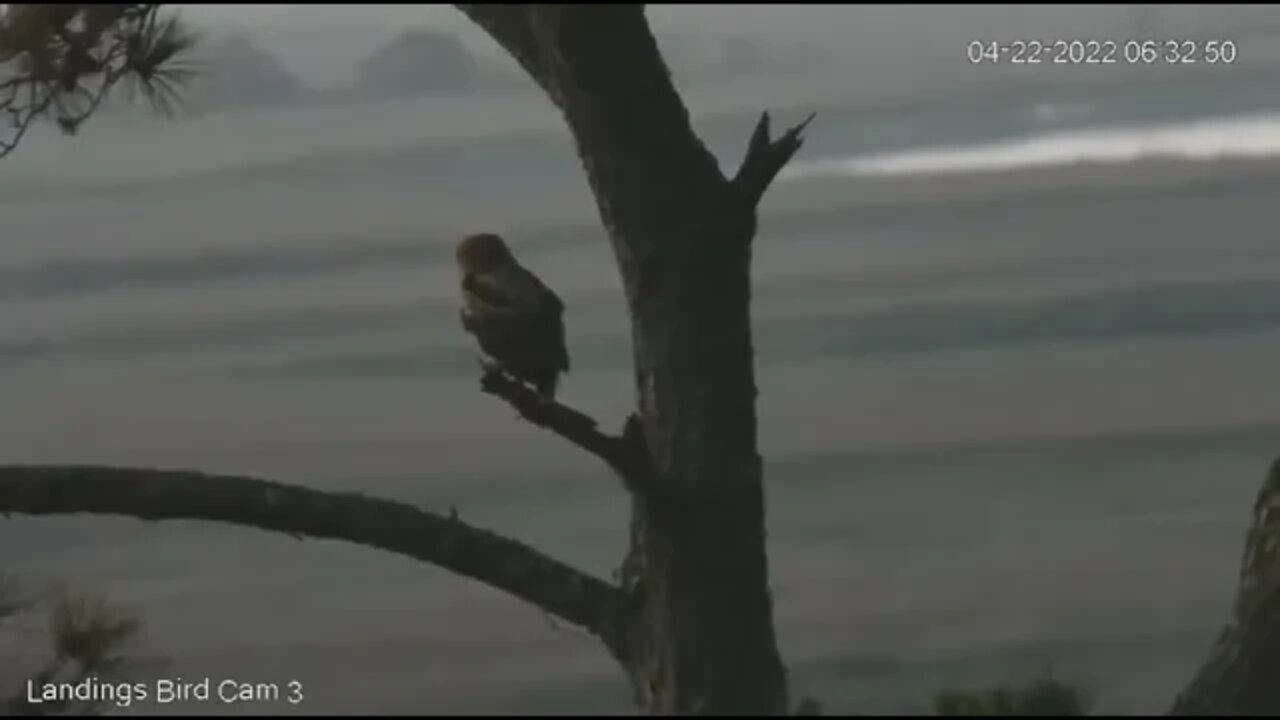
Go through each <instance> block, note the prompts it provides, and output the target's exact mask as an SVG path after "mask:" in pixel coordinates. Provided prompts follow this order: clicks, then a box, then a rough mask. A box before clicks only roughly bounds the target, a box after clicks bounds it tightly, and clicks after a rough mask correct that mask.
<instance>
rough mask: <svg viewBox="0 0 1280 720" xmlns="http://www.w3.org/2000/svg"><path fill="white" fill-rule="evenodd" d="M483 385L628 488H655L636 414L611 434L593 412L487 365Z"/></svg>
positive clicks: (640, 490)
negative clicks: (549, 396) (552, 398)
mask: <svg viewBox="0 0 1280 720" xmlns="http://www.w3.org/2000/svg"><path fill="white" fill-rule="evenodd" d="M480 389H481V390H483V391H484V392H486V393H488V394H490V395H496V396H497V397H500V398H502V399H503V400H505V401H506V402H507V404H508V405H510V406H511V407H513V408H515V411H516V412H518V413H520V417H522V418H524V419H525V420H527V421H528V422H530V423H532V424H534V425H537V426H538V427H540V428H543V429H544V430H550V431H551V432H553V433H555V434H556V435H559V436H560V437H562V438H564V439H565V440H568V441H569V442H571V443H573V444H574V445H577V446H578V447H580V448H582V449H583V450H586V451H587V452H589V453H591V454H592V455H595V456H596V457H598V458H600V459H601V460H603V461H604V462H605V463H606V464H607V465H608V466H609V467H610V468H612V469H613V471H614V472H615V473H617V474H618V477H620V478H621V479H622V483H623V485H624V486H625V487H626V488H627V490H628V491H630V492H632V493H635V494H639V495H643V494H645V493H647V492H651V491H652V490H653V488H654V486H655V483H654V482H652V477H653V475H652V467H651V465H650V463H649V462H648V457H649V455H648V452H649V451H648V446H647V445H646V444H645V442H644V436H643V435H642V433H643V430H642V429H641V427H640V421H639V419H638V418H637V417H636V416H635V415H631V416H629V417H628V418H627V422H626V424H625V425H624V426H623V431H622V435H609V434H607V433H603V432H600V430H599V429H598V427H597V426H598V425H599V423H597V422H596V421H595V420H594V419H593V418H592V417H591V416H589V415H587V414H585V413H583V412H580V411H578V410H575V409H573V408H571V407H569V406H567V405H564V404H562V403H559V402H548V401H547V400H545V399H544V398H543V397H542V396H540V395H538V393H537V392H535V391H534V390H533V389H532V388H530V387H529V386H527V385H525V384H523V383H521V382H519V381H518V380H514V379H512V378H510V377H508V376H507V375H505V374H503V373H502V372H500V371H498V370H496V369H492V368H489V369H486V371H485V373H484V375H483V376H482V377H481V378H480Z"/></svg>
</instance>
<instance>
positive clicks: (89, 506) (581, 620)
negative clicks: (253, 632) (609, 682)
mask: <svg viewBox="0 0 1280 720" xmlns="http://www.w3.org/2000/svg"><path fill="white" fill-rule="evenodd" d="M0 513H5V514H6V515H7V514H9V513H22V514H26V515H67V514H78V513H94V514H105V515H126V516H131V517H136V518H141V519H144V520H208V521H214V522H225V523H231V524H234V525H241V526H249V527H256V528H261V529H263V530H269V531H276V532H282V533H287V534H291V535H305V536H308V537H312V538H323V539H334V540H346V541H348V542H352V543H356V544H358V545H366V546H369V547H375V548H380V549H382V550H388V551H391V552H395V553H399V554H402V555H407V556H409V557H412V558H415V559H418V560H422V561H424V562H428V563H431V564H433V565H438V566H440V567H443V568H445V569H447V570H452V571H453V572H456V573H458V574H460V575H465V576H467V577H470V578H473V579H476V580H479V581H480V582H483V583H485V584H487V585H490V586H492V587H495V588H498V589H499V590H503V591H506V592H507V593H510V594H511V595H514V596H515V597H518V598H520V599H521V600H524V601H526V602H528V603H531V604H533V605H535V606H537V607H539V608H542V609H543V610H545V611H546V612H549V613H551V614H553V615H556V616H558V617H560V618H562V619H564V620H566V621H568V622H570V623H573V624H575V625H578V626H581V627H583V628H584V629H586V630H587V631H588V632H590V633H591V634H592V635H595V636H597V637H599V638H600V639H601V640H602V641H603V642H604V643H605V645H606V647H607V648H608V649H609V650H610V652H611V653H613V655H614V656H615V657H618V658H619V659H621V658H622V657H623V643H622V642H621V641H620V640H619V637H618V633H617V631H616V629H615V628H616V626H617V622H618V608H619V606H620V602H621V601H620V597H621V595H620V593H619V591H618V589H617V588H616V587H614V586H612V585H610V584H609V583H606V582H604V581H603V580H600V579H598V578H595V577H593V576H591V575H588V574H586V573H583V572H581V571H579V570H577V569H575V568H572V567H570V566H568V565H565V564H564V563H561V562H559V561H557V560H555V559H553V558H550V557H548V556H546V555H543V554H542V553H540V552H538V551H537V550H534V549H533V548H531V547H529V546H527V545H524V544H522V543H520V542H517V541H515V540H512V539H509V538H506V537H503V536H501V535H498V534H495V533H493V532H490V531H487V530H483V529H480V528H477V527H473V526H471V525H468V524H466V523H464V522H462V521H461V520H459V519H457V518H456V517H455V518H448V517H442V516H440V515H436V514H434V513H430V512H426V511H424V510H419V509H417V508H415V507H412V506H410V505H407V504H404V503H398V502H393V501H390V500H383V499H380V498H372V497H367V496H364V495H359V494H353V493H329V492H322V491H320V490H312V489H309V488H304V487H299V486H296V485H286V484H282V483H276V482H271V481H267V480H260V479H257V478H251V477H236V476H219V475H208V474H204V473H200V472H194V471H182V470H155V469H145V468H120V467H90V466H57V467H44V466H7V467H0Z"/></svg>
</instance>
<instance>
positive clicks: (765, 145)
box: [733, 112, 814, 207]
mask: <svg viewBox="0 0 1280 720" xmlns="http://www.w3.org/2000/svg"><path fill="white" fill-rule="evenodd" d="M813 118H814V114H810V115H809V117H807V118H805V120H804V122H802V123H800V124H799V125H796V126H795V127H792V128H791V129H789V130H787V131H786V132H784V133H782V136H781V137H779V138H778V139H777V140H770V139H769V123H770V121H769V113H767V112H765V113H762V114H761V115H760V121H759V122H757V123H756V128H755V130H754V131H752V133H751V140H750V142H748V143H747V155H746V157H745V158H743V160H742V166H741V167H739V168H738V173H737V174H736V175H735V176H734V178H733V184H734V185H735V186H736V187H737V188H738V189H739V191H740V192H741V193H742V196H743V197H744V198H745V199H746V200H747V201H748V202H749V203H750V204H751V206H752V207H755V206H756V205H757V204H758V203H759V202H760V199H761V198H762V197H764V193H765V191H766V190H768V189H769V185H771V184H772V183H773V180H774V178H776V177H777V176H778V173H780V172H782V168H784V167H786V165H787V163H789V162H791V158H792V157H793V156H794V155H795V154H796V151H798V150H799V149H800V147H801V146H803V145H804V138H803V137H801V134H802V133H803V132H804V129H805V128H806V127H808V126H809V123H810V122H813Z"/></svg>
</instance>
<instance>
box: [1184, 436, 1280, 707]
mask: <svg viewBox="0 0 1280 720" xmlns="http://www.w3.org/2000/svg"><path fill="white" fill-rule="evenodd" d="M1171 714H1173V715H1280V460H1276V461H1275V463H1273V464H1272V466H1271V471H1270V472H1269V473H1268V474H1267V480H1266V482H1265V483H1264V484H1263V486H1262V490H1261V491H1260V492H1259V493H1258V500H1257V502H1256V503H1255V504H1254V509H1253V523H1252V524H1251V525H1250V527H1249V532H1248V535H1247V536H1246V538H1245V550H1244V560H1243V561H1242V562H1241V567H1240V584H1239V586H1238V587H1237V589H1236V599H1235V606H1234V608H1233V609H1232V614H1231V620H1230V622H1229V623H1228V624H1227V627H1226V628H1225V629H1224V630H1223V631H1222V634H1221V635H1220V636H1219V638H1218V641H1217V643H1216V644H1215V645H1214V648H1213V651H1212V652H1211V654H1210V656H1209V660H1208V662H1206V663H1205V664H1204V665H1203V666H1202V667H1201V668H1200V671H1199V672H1198V673H1196V676H1195V678H1194V679H1193V680H1192V681H1191V683H1190V684H1189V685H1188V686H1187V688H1186V689H1185V690H1184V691H1183V692H1182V694H1181V695H1179V696H1178V699H1177V701H1176V702H1175V703H1174V705H1173V708H1172V711H1171Z"/></svg>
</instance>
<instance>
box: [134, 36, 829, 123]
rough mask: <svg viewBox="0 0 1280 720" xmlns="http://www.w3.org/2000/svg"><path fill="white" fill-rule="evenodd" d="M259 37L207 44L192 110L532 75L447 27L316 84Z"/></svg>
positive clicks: (493, 86) (717, 60)
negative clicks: (345, 78)
mask: <svg viewBox="0 0 1280 720" xmlns="http://www.w3.org/2000/svg"><path fill="white" fill-rule="evenodd" d="M255 37H256V36H254V35H253V31H252V30H245V29H237V30H234V31H228V32H225V33H221V34H215V35H213V36H212V37H211V38H209V39H208V40H206V41H205V42H204V43H202V45H201V46H200V48H199V50H198V51H197V56H196V70H197V72H196V75H195V76H194V77H193V78H192V79H191V80H190V83H189V86H188V88H187V90H186V91H185V92H184V93H183V107H184V109H185V110H186V111H187V112H190V113H193V114H197V115H198V114H204V113H210V112H220V111H225V110H235V109H241V108H249V107H267V106H279V105H309V104H353V103H359V102H369V101H377V100H386V99H393V98H405V97H430V96H434V95H458V94H464V93H470V92H476V91H483V90H520V89H528V88H527V86H528V82H527V80H526V79H525V78H524V77H523V74H522V73H521V72H520V70H519V68H518V67H517V66H516V65H515V64H514V63H513V62H510V61H509V59H507V58H488V57H484V56H477V55H476V54H475V53H474V52H472V51H471V50H470V49H469V48H468V47H467V46H466V44H465V43H464V42H463V41H462V40H461V39H460V38H459V37H457V36H456V35H454V34H452V33H449V32H445V31H441V30H435V29H430V28H410V29H406V30H403V31H401V32H400V33H398V34H397V35H395V36H394V37H392V38H391V39H390V40H388V41H387V42H385V43H384V44H382V45H380V46H378V47H377V48H375V49H374V50H373V51H372V52H370V53H368V54H367V55H365V56H364V57H363V58H362V59H361V60H359V61H358V62H357V63H356V65H355V68H354V69H355V73H354V79H353V80H352V81H350V83H349V84H347V85H344V86H340V87H329V88H323V89H322V88H315V87H310V86H308V85H307V84H306V83H305V82H304V81H303V80H301V79H300V78H299V77H298V76H297V75H296V74H295V73H293V72H291V71H290V70H289V69H288V68H287V67H285V65H284V64H283V62H281V60H280V59H279V58H278V57H277V56H276V55H275V54H274V53H273V52H271V51H270V50H268V49H265V48H264V47H262V46H260V45H259V43H258V42H256V41H255ZM662 44H663V46H664V51H665V52H666V55H667V59H668V62H669V64H670V66H671V68H672V70H673V71H674V72H675V73H676V74H677V75H678V76H680V77H681V78H682V79H685V80H695V81H708V80H709V81H713V82H714V81H717V80H722V79H729V78H733V77H741V76H744V75H755V74H761V73H772V72H779V71H781V72H786V71H792V70H797V69H802V68H804V67H813V66H814V65H815V64H819V63H822V62H823V61H824V57H823V55H822V53H821V52H819V51H816V50H813V49H811V48H807V47H797V46H792V45H783V44H779V43H775V42H773V41H772V40H770V39H769V38H766V37H762V36H758V35H751V34H732V35H709V34H706V33H695V32H687V33H686V32H679V33H675V34H671V35H668V36H667V37H665V38H664V39H663V43H662ZM267 47H271V46H270V45H269V44H268V45H267ZM113 104H114V103H113Z"/></svg>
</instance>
